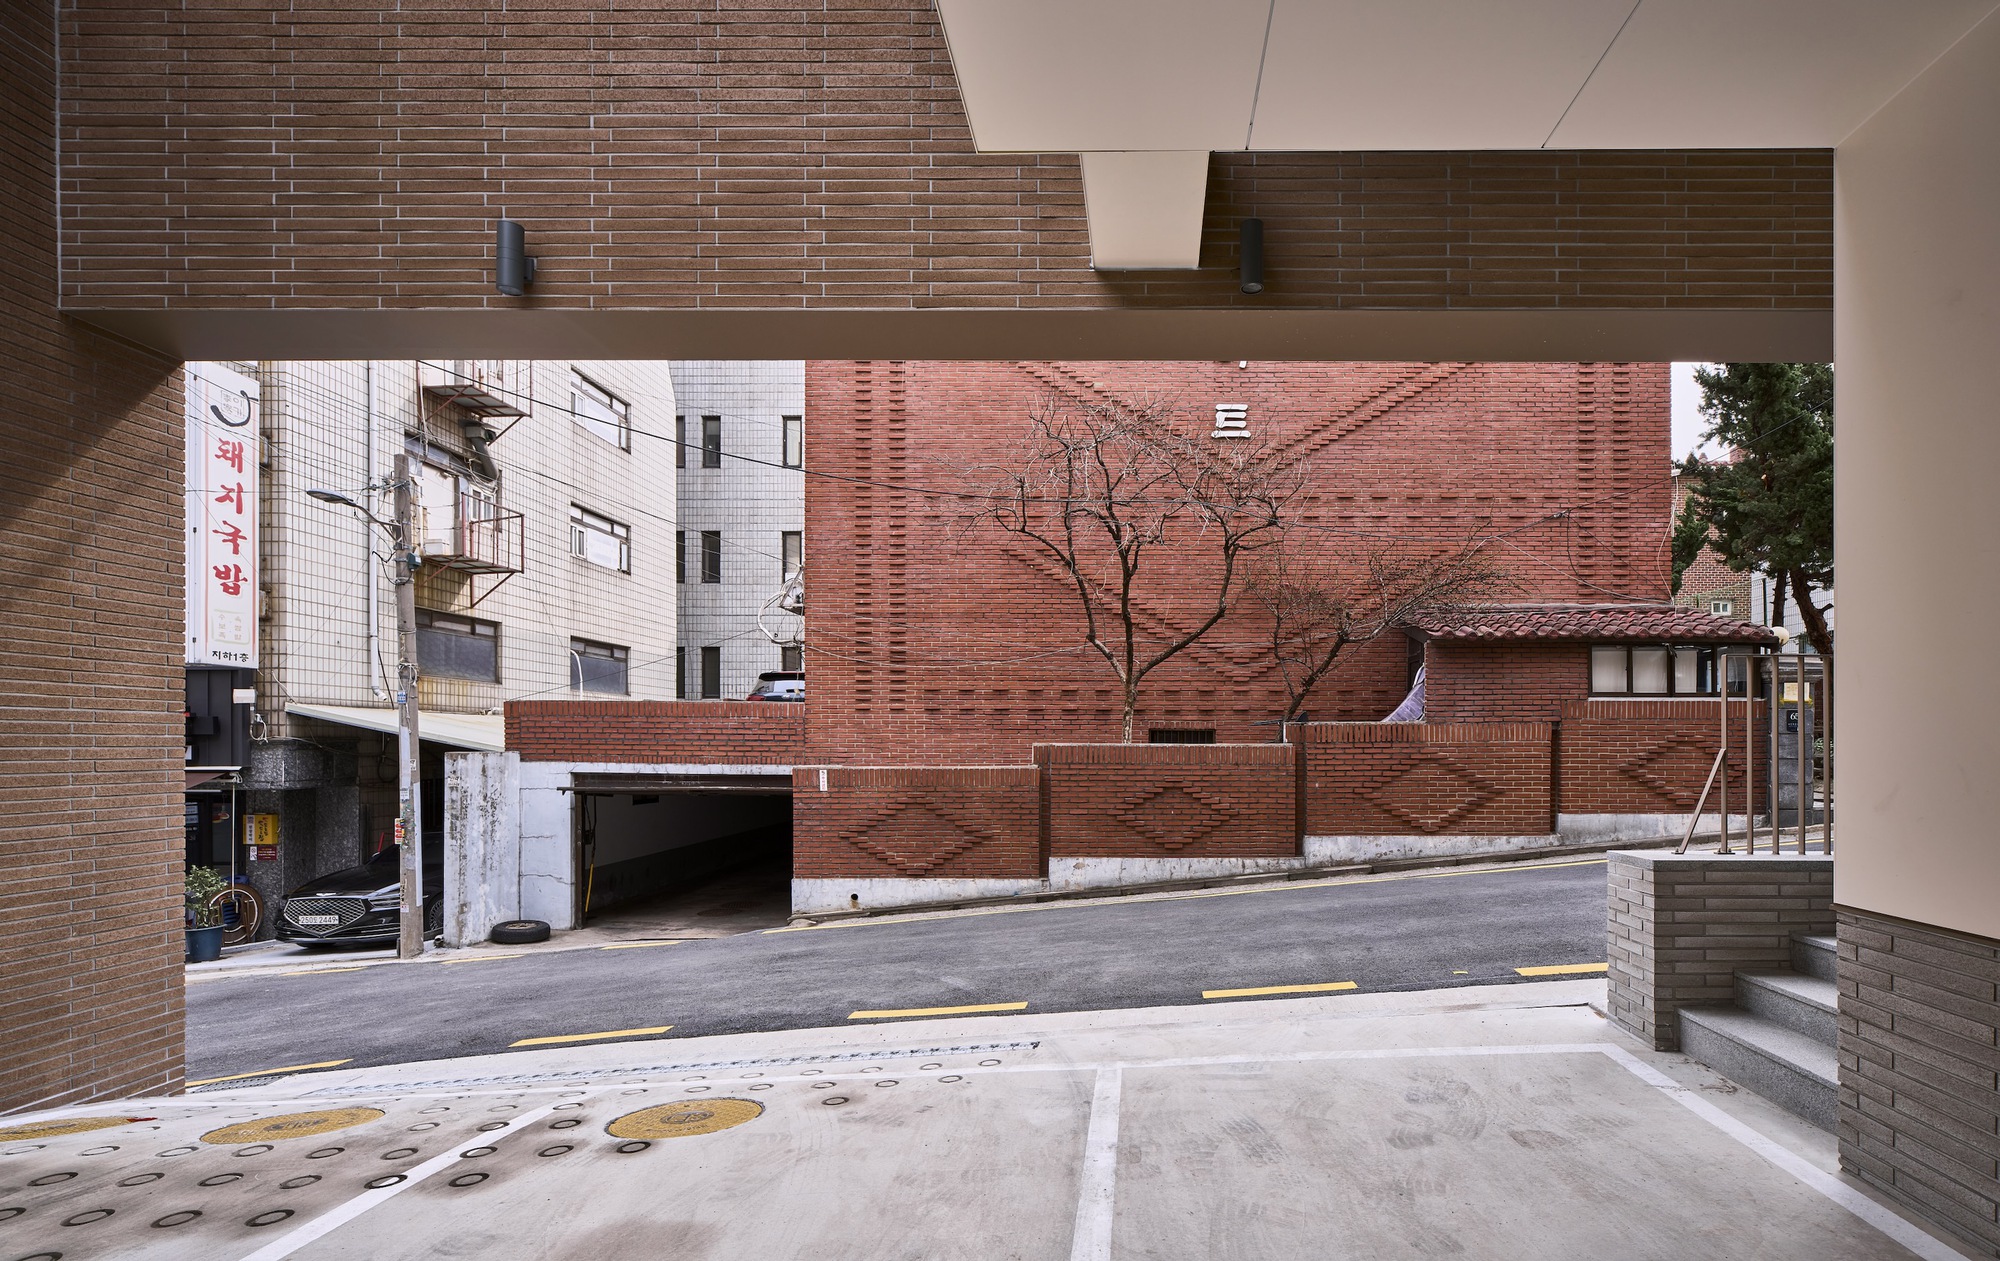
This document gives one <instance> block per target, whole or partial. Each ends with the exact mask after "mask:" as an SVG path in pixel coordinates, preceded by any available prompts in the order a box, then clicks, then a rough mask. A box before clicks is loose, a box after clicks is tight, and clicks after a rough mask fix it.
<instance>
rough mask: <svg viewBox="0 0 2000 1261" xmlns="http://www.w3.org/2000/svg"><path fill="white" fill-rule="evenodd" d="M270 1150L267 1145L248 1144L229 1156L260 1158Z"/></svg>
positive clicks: (269, 1146)
mask: <svg viewBox="0 0 2000 1261" xmlns="http://www.w3.org/2000/svg"><path fill="white" fill-rule="evenodd" d="M270 1150H271V1145H270V1144H269V1143H252V1144H250V1146H248V1147H245V1148H243V1149H241V1150H240V1151H233V1152H231V1153H229V1154H230V1155H232V1156H262V1155H263V1154H264V1153H265V1152H267V1151H270Z"/></svg>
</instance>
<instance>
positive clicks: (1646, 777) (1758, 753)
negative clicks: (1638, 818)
mask: <svg viewBox="0 0 2000 1261" xmlns="http://www.w3.org/2000/svg"><path fill="white" fill-rule="evenodd" d="M1752 705H1753V711H1754V714H1753V718H1752V722H1751V726H1752V728H1753V730H1752V732H1751V740H1752V744H1751V746H1750V747H1751V748H1752V749H1754V750H1755V762H1756V769H1757V784H1756V801H1757V806H1758V809H1760V810H1761V809H1763V808H1764V805H1765V803H1766V802H1768V801H1769V799H1770V797H1769V788H1770V785H1769V784H1768V783H1766V782H1765V781H1766V780H1768V779H1769V775H1768V773H1767V759H1766V758H1765V757H1764V753H1763V751H1764V749H1765V747H1766V746H1767V744H1768V743H1769V739H1768V724H1769V721H1770V719H1769V713H1768V711H1767V710H1766V709H1765V706H1764V703H1763V702H1762V701H1757V702H1753V703H1752ZM1743 706H1744V702H1742V701H1741V700H1735V701H1731V702H1730V706H1729V708H1730V720H1729V747H1730V756H1729V758H1728V762H1727V767H1728V774H1729V803H1730V808H1731V809H1732V810H1735V811H1738V812H1740V811H1741V810H1742V803H1743V766H1744V759H1743V751H1744V747H1745V733H1744V730H1743ZM1720 725H1721V718H1720V715H1719V712H1718V705H1717V703H1716V701H1715V700H1714V699H1713V698H1709V699H1707V700H1697V699H1688V700H1583V701H1565V702H1564V703H1563V705H1562V732H1561V736H1560V739H1561V743H1562V767H1561V790H1560V800H1561V808H1562V811H1563V813H1565V814H1686V813H1688V812H1689V811H1692V810H1693V809H1694V807H1695V801H1696V799H1697V798H1698V797H1699V796H1700V795H1701V786H1702V783H1703V781H1705V780H1706V779H1707V778H1708V773H1709V770H1710V768H1711V767H1713V766H1714V764H1715V751H1716V748H1717V746H1718V744H1719V743H1720V740H1721V734H1720V730H1719V728H1720ZM1703 810H1704V812H1710V811H1714V812H1719V811H1720V798H1719V796H1718V795H1717V794H1716V793H1715V792H1711V793H1710V796H1709V800H1708V804H1707V805H1706V806H1704V807H1703Z"/></svg>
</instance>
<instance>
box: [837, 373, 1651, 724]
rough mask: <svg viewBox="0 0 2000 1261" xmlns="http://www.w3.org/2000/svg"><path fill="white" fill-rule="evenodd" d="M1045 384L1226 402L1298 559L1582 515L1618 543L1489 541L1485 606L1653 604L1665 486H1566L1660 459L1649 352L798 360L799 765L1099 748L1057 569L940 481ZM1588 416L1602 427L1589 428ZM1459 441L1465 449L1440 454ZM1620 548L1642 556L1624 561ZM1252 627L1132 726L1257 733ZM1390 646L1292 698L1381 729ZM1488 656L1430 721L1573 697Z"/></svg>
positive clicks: (977, 475)
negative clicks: (1606, 413) (1233, 408)
mask: <svg viewBox="0 0 2000 1261" xmlns="http://www.w3.org/2000/svg"><path fill="white" fill-rule="evenodd" d="M1586 378H1588V379H1589V389H1588V391H1586V389H1585V385H1586ZM1051 392H1055V393H1059V394H1061V395H1062V396H1064V397H1067V398H1071V399H1075V400H1080V401H1097V402H1101V401H1104V400H1107V399H1122V400H1128V401H1129V400H1136V399H1141V398H1158V397H1171V398H1174V399H1177V400H1178V401H1179V402H1180V404H1181V405H1182V406H1183V407H1185V408H1187V409H1188V411H1189V412H1190V413H1192V414H1191V415H1189V416H1188V417H1187V420H1188V422H1189V423H1192V424H1195V425H1198V426H1200V429H1199V431H1200V432H1203V433H1206V432H1207V430H1208V428H1209V427H1210V418H1211V417H1212V408H1213V406H1214V405H1215V403H1217V402H1236V403H1242V404H1244V405H1246V406H1247V407H1248V409H1249V413H1248V414H1249V423H1250V431H1251V433H1252V435H1253V437H1255V438H1257V439H1260V440H1269V441H1270V442H1271V443H1273V444H1274V445H1275V446H1277V447H1279V448H1281V449H1282V450H1284V451H1286V452H1288V453H1292V454H1296V455H1298V456H1300V457H1302V458H1304V459H1305V460H1306V461H1307V463H1308V467H1309V468H1310V470H1311V477H1310V485H1309V488H1308V490H1307V492H1306V494H1305V495H1304V497H1303V501H1302V502H1301V504H1300V505H1299V513H1300V516H1301V518H1302V519H1303V521H1304V523H1305V524H1304V525H1303V528H1301V529H1300V530H1299V531H1297V533H1296V535H1295V538H1294V546H1295V548H1296V549H1297V551H1298V552H1299V554H1300V555H1301V556H1302V557H1307V558H1312V559H1317V560H1325V561H1328V562H1330V563H1339V564H1346V565H1349V566H1358V565H1360V564H1364V563H1365V562H1366V560H1367V558H1368V556H1369V554H1370V553H1371V552H1373V551H1375V550H1378V549H1381V548H1383V547H1384V546H1385V544H1384V542H1383V540H1385V539H1391V540H1395V542H1396V546H1397V547H1399V548H1407V549H1415V550H1418V551H1422V552H1433V551H1437V550H1443V549H1449V548H1453V547H1457V546H1461V545H1463V543H1464V541H1465V540H1466V539H1467V538H1469V537H1472V536H1474V535H1475V534H1479V533H1482V532H1488V531H1494V532H1497V531H1505V532H1507V534H1508V537H1509V538H1510V540H1511V541H1513V542H1514V543H1515V545H1516V546H1517V547H1519V548H1520V549H1522V550H1523V551H1528V552H1536V553H1539V554H1546V555H1560V554H1562V551H1563V540H1564V539H1565V538H1566V537H1567V535H1568V534H1569V533H1571V532H1575V531H1589V532H1590V533H1592V534H1593V535H1596V536H1599V537H1603V538H1610V539H1616V540H1620V543H1619V547H1618V548H1606V549H1600V550H1598V551H1594V552H1590V553H1588V554H1583V553H1579V554H1578V557H1577V560H1576V563H1575V565H1574V567H1570V566H1567V565H1565V566H1562V567H1557V568H1551V567H1550V566H1549V565H1546V564H1542V563H1537V562H1536V561H1534V560H1531V559H1529V558H1527V557H1524V556H1523V555H1521V553H1520V552H1516V551H1511V550H1505V549H1502V550H1499V551H1497V552H1493V556H1494V559H1495V560H1497V561H1499V562H1500V563H1503V564H1510V565H1514V566H1516V568H1515V569H1514V572H1513V573H1512V574H1511V575H1510V578H1511V581H1512V583H1513V587H1512V589H1511V591H1510V595H1509V598H1518V599H1523V600H1527V599H1540V600H1550V601H1583V602H1596V601H1598V600H1600V599H1601V598H1602V597H1601V595H1599V594H1597V588H1598V587H1603V586H1609V585H1612V584H1614V583H1616V584H1620V589H1625V590H1630V591H1631V592H1632V593H1633V596H1634V598H1650V599H1656V600H1660V601H1664V600H1665V599H1666V597H1667V592H1668V577H1669V575H1668V571H1667V568H1666V564H1665V553H1664V552H1662V551H1661V550H1660V548H1659V546H1658V541H1659V540H1660V539H1661V538H1664V537H1665V532H1666V530H1667V528H1668V526H1669V524H1670V522H1671V517H1670V513H1669V511H1668V495H1669V487H1668V484H1667V479H1666V478H1665V477H1663V476H1661V477H1654V478H1652V479H1651V480H1650V481H1640V482H1637V483H1634V484H1633V485H1631V486H1629V487H1627V486H1626V485H1625V483H1624V482H1622V481H1618V480H1617V479H1615V478H1612V479H1610V480H1600V481H1599V482H1598V483H1594V484H1596V485H1601V486H1610V485H1615V486H1618V487H1621V488H1623V489H1621V490H1620V491H1619V492H1617V493H1611V494H1606V493H1598V494H1595V495H1594V496H1585V495H1583V493H1582V491H1581V489H1580V483H1579V477H1580V474H1579V472H1578V470H1579V469H1580V468H1582V467H1584V464H1585V463H1586V461H1585V460H1584V448H1585V447H1590V448H1591V449H1592V450H1593V451H1594V452H1595V453H1596V454H1593V455H1591V456H1590V461H1594V462H1595V463H1592V464H1591V467H1597V466H1599V465H1604V466H1609V467H1613V468H1624V467H1628V466H1637V467H1645V468H1655V469H1657V468H1658V467H1660V466H1661V464H1662V463H1663V462H1664V461H1665V459H1666V457H1667V450H1668V421H1669V402H1668V381H1667V368H1666V365H1664V364H1613V365H1594V366H1593V365H1579V364H1573V363H1568V364H1564V363H1541V364H1463V363H1442V364H1439V363H1348V364H1301V363H1258V362H1251V363H1250V364H1249V365H1248V367H1247V368H1246V367H1239V366H1238V365H1237V363H1235V362H1227V363H1212V362H1193V363H1190V362H1165V363H1099V362H1078V363H1045V362H1022V361H1009V362H937V361H919V362H881V361H876V362H866V361H864V362H856V363H848V362H820V361H813V362H810V363H808V364H807V365H806V411H807V413H808V415H809V416H810V417H811V418H812V419H811V420H810V422H809V423H808V424H807V426H806V464H807V466H808V467H809V468H812V469H814V470H817V471H820V472H824V473H827V474H831V475H832V476H829V477H811V478H807V479H806V539H805V546H806V569H807V572H808V573H809V574H811V579H810V585H811V587H812V589H813V590H814V591H815V592H818V593H820V594H819V595H817V596H815V597H814V598H813V601H812V612H811V614H810V615H809V618H808V627H809V633H808V635H807V640H806V659H807V663H808V668H809V672H810V673H811V675H812V694H813V698H814V703H813V705H812V706H811V714H810V716H809V719H808V721H809V723H810V724H811V729H812V744H813V748H814V751H815V752H814V756H815V757H820V758H824V759H826V760H828V761H839V762H855V763H858V762H868V763H875V762H901V761H911V762H919V761H945V762H961V763H972V762H985V761H1025V760H1026V759H1027V757H1028V749H1029V746H1030V745H1032V744H1034V743H1037V742H1041V741H1057V740H1063V741H1071V740H1074V741H1112V740H1117V739H1118V738H1119V736H1120V729H1119V717H1120V714H1119V689H1118V684H1117V680H1116V678H1115V676H1114V675H1113V674H1112V672H1111V670H1110V669H1109V667H1108V666H1107V665H1106V663H1105V662H1104V661H1103V660H1102V659H1101V658H1099V657H1098V656H1097V655H1096V654H1095V653H1094V652H1093V651H1092V650H1091V649H1089V648H1088V647H1087V646H1086V645H1085V644H1084V625H1083V616H1082V612H1081V609H1080V607H1079V604H1078V601H1077V598H1076V595H1075V593H1074V591H1073V589H1072V588H1071V586H1070V584H1069V582H1068V581H1067V579H1066V578H1065V577H1064V575H1063V574H1062V572H1061V571H1060V570H1059V569H1058V568H1056V567H1055V566H1054V565H1053V564H1052V562H1051V561H1050V560H1048V559H1047V558H1046V557H1043V556H1040V555H1038V554H1037V553H1036V552H1035V550H1034V549H1033V548H1032V547H1030V546H1029V545H1027V544H1025V543H1023V542H1022V541H1020V540H1019V539H1017V538H1014V537H1012V536H1007V535H1005V534H1003V533H1001V532H1000V531H999V530H998V529H997V528H995V527H992V526H986V525H981V526H975V525H973V524H971V522H970V520H969V518H970V517H971V516H972V515H973V512H974V509H975V507H976V504H977V501H976V500H968V499H965V498H960V497H959V496H961V495H968V494H970V495H976V494H977V493H978V492H980V491H982V490H984V489H986V488H989V487H990V486H991V485H992V484H993V483H994V480H995V478H996V477H997V476H999V474H1000V472H1001V471H1003V470H1004V469H1006V468H1007V467H1008V466H1009V464H1010V463H1017V462H1018V456H1016V455H1015V451H1016V449H1017V444H1019V443H1020V442H1021V441H1022V440H1023V439H1024V437H1025V435H1026V429H1027V423H1028V417H1029V414H1030V412H1031V410H1032V409H1033V408H1034V407H1036V406H1037V405H1038V404H1041V403H1043V402H1044V400H1046V399H1047V398H1048V397H1049V396H1050V394H1051ZM1586 393H1589V394H1591V395H1593V396H1594V397H1599V398H1601V397H1603V396H1607V395H1610V396H1616V397H1617V398H1619V399H1622V400H1624V401H1623V402H1621V403H1620V404H1619V406H1620V407H1622V408H1624V409H1625V410H1624V411H1623V412H1621V413H1620V414H1621V415H1623V416H1624V417H1625V419H1622V420H1620V421H1619V422H1618V423H1617V424H1616V425H1611V424H1610V422H1608V421H1606V420H1605V419H1604V417H1603V414H1602V409H1601V408H1600V410H1599V411H1597V412H1588V411H1586V410H1585V409H1586V406H1587V405H1589V406H1595V405H1596V404H1591V403H1590V400H1589V399H1588V398H1586V397H1585V395H1586ZM1203 413H1207V414H1206V415H1204V414H1203ZM1598 426H1609V428H1608V431H1607V432H1606V433H1604V434H1598V435H1595V436H1593V434H1592V430H1593V429H1594V428H1596V427H1598ZM1468 435H1475V436H1476V439H1477V443H1478V447H1479V452H1480V458H1479V459H1477V460H1468V459H1466V458H1465V451H1466V443H1467V441H1468ZM908 487H919V488H924V489H928V490H933V491H940V492H947V493H946V494H923V493H919V492H918V491H917V490H913V489H905V488H908ZM1586 499H1588V502H1585V500H1586ZM1565 512H1567V513H1568V516H1563V515H1562V514H1563V513H1565ZM1641 536H1643V537H1645V538H1646V539H1649V540H1650V545H1648V546H1644V547H1641V546H1639V545H1638V544H1637V543H1635V542H1634V540H1636V539H1639V538H1640V537H1641ZM1176 540H1177V541H1176V544H1175V546H1174V547H1173V548H1171V549H1162V550H1159V551H1156V552H1154V553H1151V554H1149V555H1148V556H1147V558H1146V567H1145V568H1144V569H1143V570H1142V573H1141V577H1140V581H1139V586H1138V591H1137V604H1138V608H1139V619H1138V620H1139V633H1140V635H1141V636H1143V637H1145V638H1146V639H1147V640H1148V641H1149V642H1153V643H1157V642H1159V641H1160V640H1161V639H1162V638H1164V637H1165V636H1166V635H1167V633H1168V632H1169V631H1176V630H1186V629H1188V628H1190V627H1192V626H1193V625H1195V624H1198V623H1199V621H1200V620H1201V619H1202V618H1204V617H1205V616H1206V615H1207V613H1208V611H1209V606H1208V605H1206V604H1204V603H1203V600H1202V594H1201V592H1202V586H1203V578H1204V576H1205V575H1206V574H1207V573H1208V572H1209V570H1208V569H1207V567H1206V566H1207V564H1208V563H1209V562H1208V561H1207V560H1206V558H1205V555H1204V554H1203V553H1202V552H1201V551H1200V550H1199V542H1200V540H1199V538H1198V536H1197V532H1195V531H1186V532H1183V534H1181V535H1179V536H1176ZM1183 540H1185V541H1183ZM1621 549H1622V550H1621ZM1634 557H1638V558H1641V559H1644V558H1652V561H1653V562H1655V563H1652V564H1651V567H1650V568H1643V567H1641V568H1634V567H1635V566H1639V565H1640V562H1639V561H1638V560H1634V559H1633V558H1634ZM1628 571H1629V572H1628ZM1269 642H1270V639H1269V621H1268V616H1267V615H1265V614H1262V613H1261V612H1260V611H1259V610H1258V609H1257V608H1256V607H1255V606H1254V605H1253V604H1252V602H1249V601H1242V602H1240V603H1239V607H1238V608H1237V609H1236V610H1235V611H1232V612H1231V613H1230V614H1229V616H1227V617H1225V618H1224V619H1223V620H1222V622H1221V623H1220V624H1218V625H1217V626H1216V627H1215V628H1214V629H1213V630H1212V631H1211V632H1210V633H1209V634H1208V636H1207V637H1206V638H1204V639H1203V640H1202V641H1200V642H1199V643H1197V644H1196V645H1195V646H1194V647H1192V648H1190V649H1189V650H1187V651H1186V652H1184V653H1182V654H1181V655H1180V656H1178V657H1176V658H1174V659H1172V660H1170V661H1168V662H1167V663H1166V664H1165V665H1163V666H1161V667H1160V668H1158V669H1157V670H1155V671H1153V672H1152V673H1151V674H1150V675H1148V676H1147V678H1146V680H1145V682H1144V684H1143V685H1142V689H1141V692H1140V698H1139V704H1140V708H1139V713H1138V722H1137V728H1138V730H1137V732H1136V735H1137V737H1138V738H1139V739H1141V740H1143V739H1144V738H1145V730H1146V728H1148V727H1154V726H1194V727H1212V728H1214V729H1215V732H1216V738H1217V739H1218V740H1219V741H1222V742H1224V743H1231V742H1234V743H1260V742H1266V741H1272V740H1273V739H1274V737H1275V734H1276V727H1275V725H1274V722H1273V720H1275V719H1277V718H1278V717H1279V716H1280V715H1282V714H1283V713H1284V712H1285V703H1286V697H1285V691H1284V688H1283V686H1282V682H1281V680H1280V678H1279V675H1278V671H1277V669H1276V667H1275V664H1274V662H1273V660H1272V657H1271V653H1270V649H1269ZM1432 647H1433V649H1434V650H1435V649H1436V648H1437V645H1433V646H1432ZM1406 653H1407V644H1406V642H1405V640H1404V638H1403V636H1402V635H1400V634H1389V635H1385V636H1383V637H1381V638H1380V639H1377V640H1375V641H1374V642H1372V643H1367V644H1361V645H1356V646H1354V647H1351V648H1349V649H1348V650H1347V651H1346V652H1345V653H1344V654H1343V656H1342V658H1341V662H1340V665H1339V666H1338V668H1337V669H1336V670H1335V671H1334V672H1333V673H1332V674H1331V675H1329V676H1328V677H1327V678H1326V679H1324V680H1323V681H1322V682H1321V683H1320V685H1319V686H1318V688H1317V689H1316V690H1315V692H1314V693H1313V695H1312V696H1311V697H1310V698H1309V700H1308V703H1307V706H1306V708H1307V710H1308V711H1309V712H1310V713H1311V715H1312V716H1313V717H1314V718H1316V719H1319V720H1321V721H1373V720H1376V719H1379V718H1382V717H1383V716H1385V715H1387V714H1388V713H1389V712H1390V711H1391V710H1393V709H1394V708H1395V707H1396V705H1397V703H1398V702H1400V701H1401V700H1402V699H1403V696H1404V693H1405V691H1406V690H1407V682H1408V671H1407V657H1406ZM1482 660H1483V659H1482ZM1490 665H1491V667H1492V668H1491V669H1490V670H1487V669H1486V668H1485V667H1484V666H1483V665H1482V666H1481V667H1480V668H1479V669H1477V670H1475V671H1473V672H1472V673H1471V674H1470V675H1468V676H1467V677H1468V682H1467V684H1466V686H1465V687H1463V688H1459V689H1457V690H1456V691H1454V689H1453V685H1452V683H1451V679H1450V677H1449V671H1442V670H1441V671H1440V674H1439V678H1438V681H1436V682H1434V683H1433V684H1432V687H1433V692H1432V696H1433V697H1435V698H1440V699H1436V700H1434V701H1433V705H1434V706H1435V705H1443V706H1444V709H1443V710H1442V711H1436V712H1433V713H1432V714H1431V716H1432V717H1433V718H1442V719H1444V720H1448V721H1491V720H1532V721H1550V720H1553V719H1554V718H1555V717H1556V708H1557V706H1558V705H1559V704H1560V702H1561V700H1562V699H1563V698H1565V697H1572V696H1575V697H1580V696H1584V695H1587V692H1588V682H1589V680H1588V657H1587V653H1585V652H1584V650H1583V648H1582V647H1581V646H1564V647H1562V648H1560V649H1558V650H1555V651H1549V650H1547V649H1536V648H1525V649H1513V650H1510V651H1509V652H1507V653H1505V654H1496V655H1493V656H1492V657H1491V660H1490ZM1461 711H1462V712H1461Z"/></svg>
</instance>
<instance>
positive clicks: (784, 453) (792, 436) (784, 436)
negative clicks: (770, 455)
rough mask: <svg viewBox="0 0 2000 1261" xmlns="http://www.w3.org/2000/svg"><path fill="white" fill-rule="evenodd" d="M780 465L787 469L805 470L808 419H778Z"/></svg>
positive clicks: (781, 417) (796, 417)
mask: <svg viewBox="0 0 2000 1261" xmlns="http://www.w3.org/2000/svg"><path fill="white" fill-rule="evenodd" d="M778 432H779V437H778V463H779V464H781V465H783V466H784V467H785V468H804V467H805V465H806V418H805V417H804V416H780V417H779V418H778Z"/></svg>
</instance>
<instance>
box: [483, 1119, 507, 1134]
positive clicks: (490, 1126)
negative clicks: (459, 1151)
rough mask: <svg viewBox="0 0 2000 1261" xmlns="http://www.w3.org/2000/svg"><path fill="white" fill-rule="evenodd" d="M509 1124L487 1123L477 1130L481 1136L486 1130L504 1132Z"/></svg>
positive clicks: (503, 1122) (502, 1122)
mask: <svg viewBox="0 0 2000 1261" xmlns="http://www.w3.org/2000/svg"><path fill="white" fill-rule="evenodd" d="M509 1124H511V1123H510V1122H507V1121H488V1122H487V1123H486V1124H484V1125H482V1126H480V1127H479V1130H480V1133H482V1134H483V1133H485V1132H486V1131H488V1130H504V1129H506V1128H507V1126H508V1125H509Z"/></svg>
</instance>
